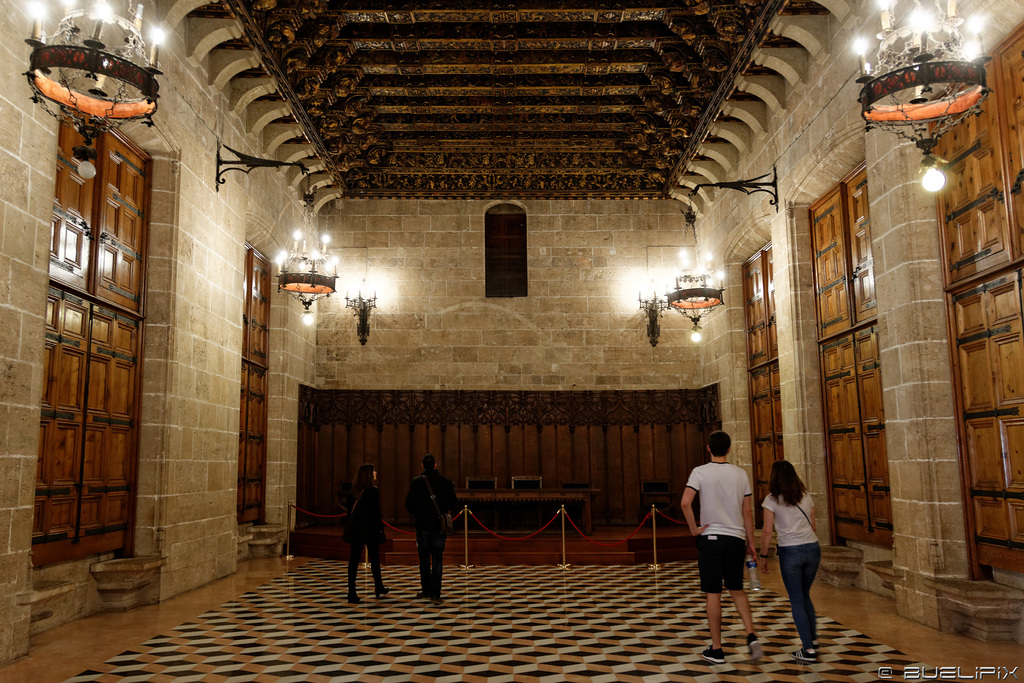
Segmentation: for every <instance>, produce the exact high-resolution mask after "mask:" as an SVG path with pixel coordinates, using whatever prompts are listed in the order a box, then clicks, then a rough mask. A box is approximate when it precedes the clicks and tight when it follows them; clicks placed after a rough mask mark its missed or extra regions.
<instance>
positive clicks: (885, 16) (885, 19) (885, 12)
mask: <svg viewBox="0 0 1024 683" xmlns="http://www.w3.org/2000/svg"><path fill="white" fill-rule="evenodd" d="M878 6H879V7H880V8H881V10H882V30H883V31H891V30H892V16H891V15H890V14H889V0H879V2H878Z"/></svg>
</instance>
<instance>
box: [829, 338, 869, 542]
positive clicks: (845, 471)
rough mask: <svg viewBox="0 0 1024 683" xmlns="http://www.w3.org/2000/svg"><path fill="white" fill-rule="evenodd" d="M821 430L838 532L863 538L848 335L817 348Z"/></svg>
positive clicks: (861, 477) (859, 460) (864, 507)
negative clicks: (822, 391) (821, 385)
mask: <svg viewBox="0 0 1024 683" xmlns="http://www.w3.org/2000/svg"><path fill="white" fill-rule="evenodd" d="M821 355H822V373H823V381H824V383H825V430H826V436H827V444H828V452H829V458H830V463H829V464H830V478H831V484H832V503H833V510H832V515H833V518H834V519H835V524H836V529H837V531H838V532H839V534H840V535H841V536H845V537H849V538H857V539H861V540H867V539H866V538H865V537H866V536H867V534H868V505H867V496H866V493H865V482H866V479H867V477H866V473H865V471H864V469H865V468H864V455H863V452H862V446H861V418H860V403H859V399H858V391H857V375H856V370H855V367H856V359H855V349H854V342H853V337H852V336H845V337H840V338H839V339H837V340H835V341H833V342H830V343H828V344H824V345H823V346H822V348H821Z"/></svg>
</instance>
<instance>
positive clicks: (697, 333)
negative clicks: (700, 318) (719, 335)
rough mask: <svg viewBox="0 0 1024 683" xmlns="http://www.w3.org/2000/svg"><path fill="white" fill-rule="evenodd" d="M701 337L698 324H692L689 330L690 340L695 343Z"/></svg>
mask: <svg viewBox="0 0 1024 683" xmlns="http://www.w3.org/2000/svg"><path fill="white" fill-rule="evenodd" d="M701 339H702V335H701V333H700V325H694V326H693V331H692V332H690V341H692V342H693V343H695V344H696V343H697V342H699V341H700V340H701Z"/></svg>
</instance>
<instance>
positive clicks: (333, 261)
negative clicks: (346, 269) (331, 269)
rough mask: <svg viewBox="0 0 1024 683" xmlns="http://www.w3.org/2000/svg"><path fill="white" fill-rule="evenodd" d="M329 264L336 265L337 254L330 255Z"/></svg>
mask: <svg viewBox="0 0 1024 683" xmlns="http://www.w3.org/2000/svg"><path fill="white" fill-rule="evenodd" d="M331 265H332V266H336V265H338V257H337V256H332V257H331Z"/></svg>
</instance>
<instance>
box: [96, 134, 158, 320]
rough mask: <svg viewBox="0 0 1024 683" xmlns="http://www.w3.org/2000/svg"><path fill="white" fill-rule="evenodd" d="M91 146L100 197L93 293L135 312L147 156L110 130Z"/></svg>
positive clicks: (138, 303) (138, 300)
mask: <svg viewBox="0 0 1024 683" xmlns="http://www.w3.org/2000/svg"><path fill="white" fill-rule="evenodd" d="M97 147H98V150H97V151H98V152H99V158H98V159H97V162H96V163H97V175H96V181H97V183H99V186H100V196H99V197H98V199H97V201H98V203H99V215H98V225H99V230H98V231H97V234H96V238H97V239H98V240H99V247H98V251H99V253H98V257H97V261H98V262H97V273H96V289H95V291H96V295H97V296H98V297H100V298H103V299H105V300H107V301H109V302H111V303H113V304H116V305H118V306H122V307H124V308H126V309H129V310H132V311H141V310H142V281H143V277H142V275H143V270H144V268H145V260H146V259H145V239H144V238H145V231H144V230H143V225H144V220H143V218H144V212H145V208H146V162H147V160H146V158H145V157H144V156H143V155H142V154H140V153H138V152H136V151H135V150H133V149H132V148H131V147H129V146H128V145H127V144H126V143H124V142H123V141H121V140H119V139H118V138H116V137H114V136H113V135H104V136H102V137H101V138H99V141H98V143H97Z"/></svg>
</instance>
